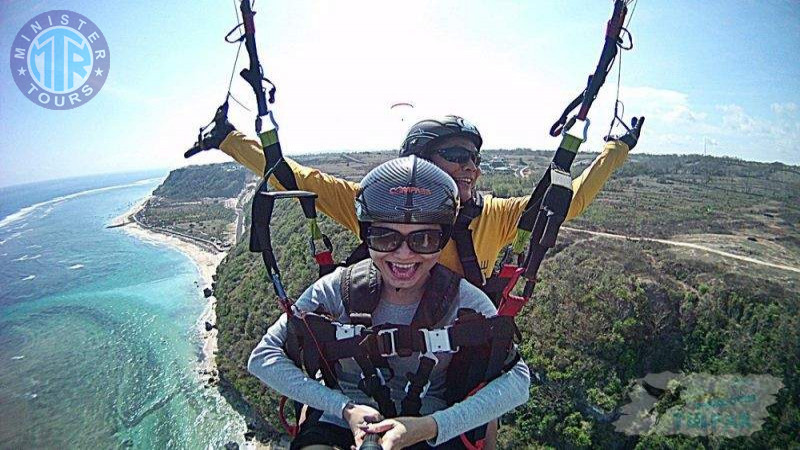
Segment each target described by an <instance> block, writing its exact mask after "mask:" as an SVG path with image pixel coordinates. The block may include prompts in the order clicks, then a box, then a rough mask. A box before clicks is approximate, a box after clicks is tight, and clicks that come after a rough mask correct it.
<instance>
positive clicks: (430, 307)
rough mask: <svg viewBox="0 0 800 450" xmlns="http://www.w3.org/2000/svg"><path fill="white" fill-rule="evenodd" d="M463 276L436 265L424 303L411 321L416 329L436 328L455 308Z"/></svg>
mask: <svg viewBox="0 0 800 450" xmlns="http://www.w3.org/2000/svg"><path fill="white" fill-rule="evenodd" d="M460 282H461V276H460V275H458V274H457V273H455V272H453V271H452V270H450V269H448V268H447V267H445V266H443V265H441V264H436V265H435V266H433V268H432V269H431V276H430V278H429V279H428V282H427V284H426V285H425V292H424V293H423V294H422V301H421V302H420V304H419V308H417V312H416V314H414V318H413V319H412V321H411V325H412V326H413V327H415V328H434V327H436V325H437V324H439V322H441V321H442V320H443V319H444V317H445V315H446V314H447V312H448V311H449V310H450V308H452V307H453V306H454V300H455V298H456V296H457V295H458V287H459V283H460Z"/></svg>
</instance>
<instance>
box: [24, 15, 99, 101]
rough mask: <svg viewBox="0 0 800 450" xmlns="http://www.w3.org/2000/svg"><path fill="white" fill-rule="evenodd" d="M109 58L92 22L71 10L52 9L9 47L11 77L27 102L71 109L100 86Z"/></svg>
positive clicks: (89, 96)
mask: <svg viewBox="0 0 800 450" xmlns="http://www.w3.org/2000/svg"><path fill="white" fill-rule="evenodd" d="M109 58H110V54H109V50H108V42H106V38H105V37H104V36H103V33H102V32H100V29H99V28H97V25H95V24H94V22H92V21H91V20H89V19H88V18H86V16H83V15H81V14H78V13H76V12H74V11H67V10H54V11H48V12H44V13H42V14H39V15H38V16H36V17H34V18H33V19H31V20H29V21H28V22H27V23H26V24H25V25H24V26H23V27H22V29H20V30H19V32H18V33H17V36H16V37H15V38H14V43H13V45H12V46H11V58H10V61H11V74H12V76H13V77H14V81H15V82H16V83H17V87H18V88H19V90H20V91H22V93H23V94H24V95H25V96H26V97H27V98H28V99H29V100H30V101H32V102H34V103H36V104H37V105H39V106H42V107H45V108H48V109H56V110H62V109H71V108H76V107H78V106H80V105H83V104H85V103H86V102H88V101H89V100H91V99H92V98H93V97H95V96H96V95H97V93H98V91H100V88H101V87H103V84H104V83H105V81H106V78H107V77H108V69H109V67H110V59H109Z"/></svg>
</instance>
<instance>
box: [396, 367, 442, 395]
mask: <svg viewBox="0 0 800 450" xmlns="http://www.w3.org/2000/svg"><path fill="white" fill-rule="evenodd" d="M437 363H438V360H437ZM429 387H431V382H430V380H428V382H427V383H425V386H422V392H420V393H419V398H422V397H425V394H427V393H428V388H429ZM409 389H411V382H410V381H407V382H406V387H405V388H403V390H404V391H405V392H406V394H408V390H409Z"/></svg>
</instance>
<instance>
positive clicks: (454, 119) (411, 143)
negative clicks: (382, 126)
mask: <svg viewBox="0 0 800 450" xmlns="http://www.w3.org/2000/svg"><path fill="white" fill-rule="evenodd" d="M450 136H463V137H465V138H467V139H469V140H471V141H472V142H473V143H474V144H475V147H477V148H478V151H480V149H481V145H483V138H481V133H480V132H479V131H478V128H476V127H475V125H473V124H471V123H470V122H469V121H467V120H465V119H464V118H463V117H458V116H444V117H443V118H441V119H427V120H423V121H421V122H417V123H415V124H414V125H412V126H411V129H409V130H408V134H407V135H406V138H405V140H403V144H402V145H401V146H400V156H409V155H418V156H421V157H423V158H428V157H429V156H430V153H431V147H432V146H433V145H434V144H435V143H436V142H439V141H441V140H442V139H444V138H447V137H450Z"/></svg>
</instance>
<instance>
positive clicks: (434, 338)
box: [419, 325, 458, 356]
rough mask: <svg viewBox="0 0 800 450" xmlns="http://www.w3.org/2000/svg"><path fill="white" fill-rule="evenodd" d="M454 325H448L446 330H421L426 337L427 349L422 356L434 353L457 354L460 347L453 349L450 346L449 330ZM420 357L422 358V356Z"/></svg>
mask: <svg viewBox="0 0 800 450" xmlns="http://www.w3.org/2000/svg"><path fill="white" fill-rule="evenodd" d="M451 326H452V325H448V326H446V327H444V328H441V329H438V330H426V329H425V328H420V330H419V331H420V332H422V335H423V336H425V349H426V352H424V353H423V354H422V355H426V356H427V355H429V354H433V353H455V352H457V351H458V347H456V348H455V349H453V347H452V346H451V345H450V334H449V333H448V330H449V329H450V327H451ZM422 355H420V356H422Z"/></svg>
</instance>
